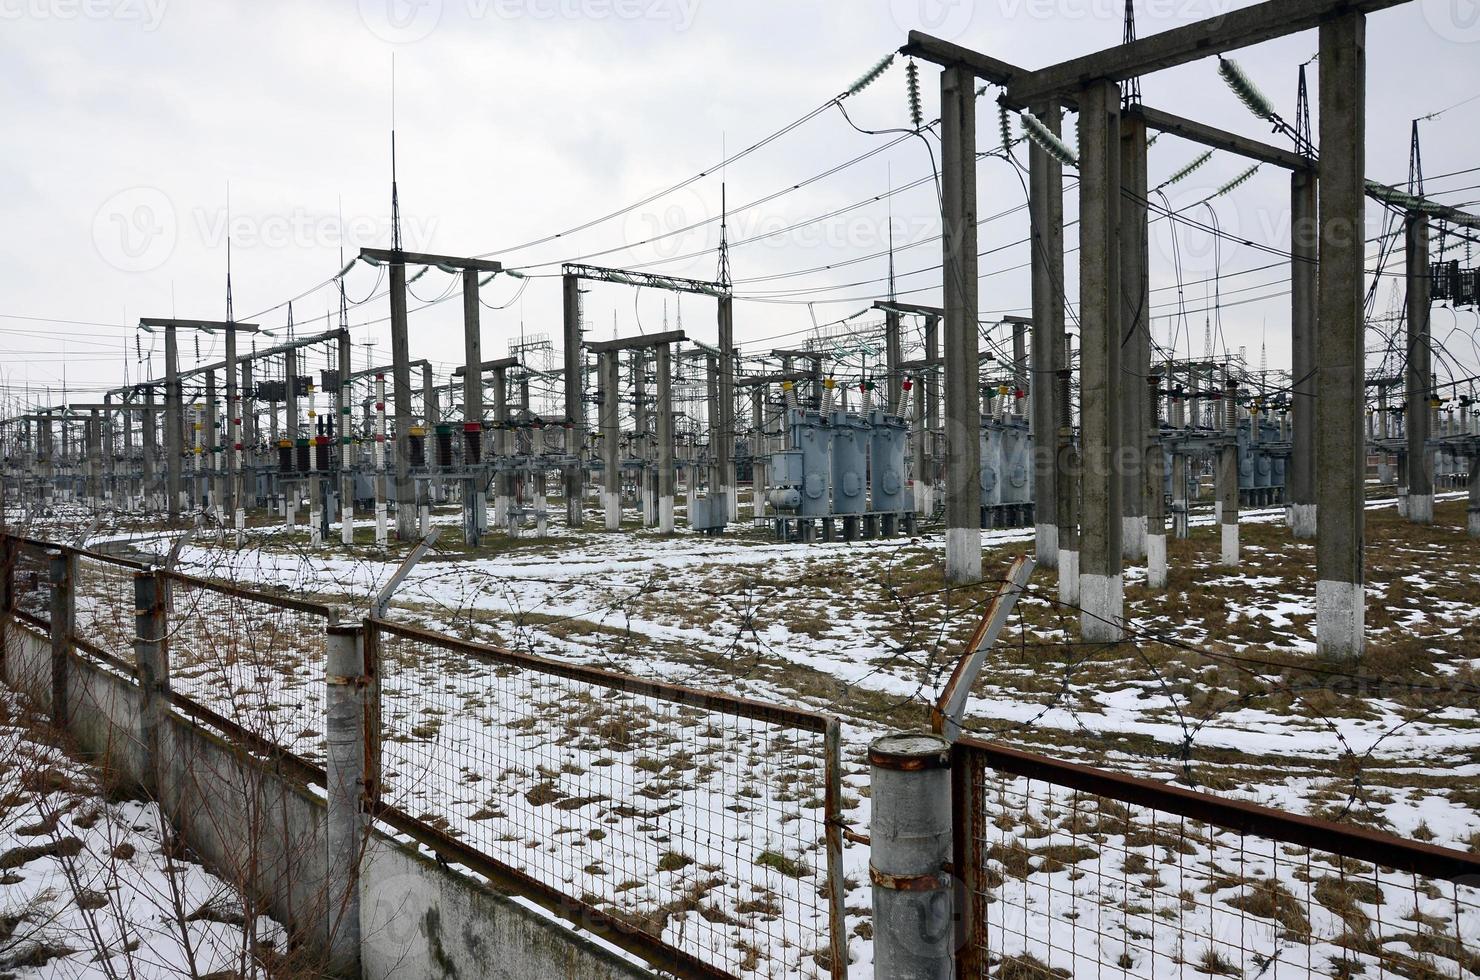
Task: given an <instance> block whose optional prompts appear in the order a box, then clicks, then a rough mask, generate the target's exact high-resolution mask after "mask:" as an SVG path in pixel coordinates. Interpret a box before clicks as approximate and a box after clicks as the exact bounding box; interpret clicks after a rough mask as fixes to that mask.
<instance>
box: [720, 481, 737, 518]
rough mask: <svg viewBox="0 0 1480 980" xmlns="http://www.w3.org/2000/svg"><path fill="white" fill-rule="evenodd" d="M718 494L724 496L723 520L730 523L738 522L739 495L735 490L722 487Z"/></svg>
mask: <svg viewBox="0 0 1480 980" xmlns="http://www.w3.org/2000/svg"><path fill="white" fill-rule="evenodd" d="M719 492H720V493H722V494H724V495H725V518H726V519H727V520H728V521H730V522H731V523H734V522H736V521H738V520H740V495H739V494H738V493H736V492H735V488H734V487H724V486H722V487H720V488H719Z"/></svg>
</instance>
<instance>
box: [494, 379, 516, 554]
mask: <svg viewBox="0 0 1480 980" xmlns="http://www.w3.org/2000/svg"><path fill="white" fill-rule="evenodd" d="M493 431H494V436H493V451H494V459H493V460H492V462H493V463H494V465H495V466H497V465H498V464H499V463H501V462H502V463H505V464H507V463H510V462H512V457H513V455H514V445H513V442H514V434H513V432H511V431H510V430H509V379H508V372H507V369H505V368H501V367H499V368H494V369H493ZM516 479H517V478H516V477H515V475H514V472H513V471H512V470H498V469H495V476H494V488H493V489H494V497H493V516H494V524H495V525H496V526H498V527H502V528H507V527H509V526H510V520H511V518H512V516H513V513H514V501H515V498H516V496H517V495H518V491H517V488H516V487H515V485H514V484H515V480H516Z"/></svg>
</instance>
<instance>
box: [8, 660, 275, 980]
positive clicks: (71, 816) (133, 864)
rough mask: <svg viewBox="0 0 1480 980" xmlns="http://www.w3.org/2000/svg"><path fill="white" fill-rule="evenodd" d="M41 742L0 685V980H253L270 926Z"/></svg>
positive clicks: (144, 805)
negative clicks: (179, 979) (6, 979)
mask: <svg viewBox="0 0 1480 980" xmlns="http://www.w3.org/2000/svg"><path fill="white" fill-rule="evenodd" d="M51 739H52V736H51V735H50V734H49V733H48V732H47V730H46V729H45V728H44V727H42V726H41V725H40V724H39V723H38V722H37V721H36V720H35V719H33V718H32V717H30V716H29V715H28V713H27V709H26V707H25V706H24V704H23V703H22V701H21V699H20V698H19V697H18V696H17V695H15V694H13V693H11V692H9V691H6V690H4V689H0V976H5V977H17V978H26V980H31V978H37V980H40V978H57V980H62V978H66V980H72V978H92V977H97V978H118V977H128V978H131V980H133V978H137V980H146V978H166V977H215V978H217V980H225V978H227V977H265V976H266V975H267V971H266V966H265V964H266V963H267V962H268V961H270V960H272V959H273V957H274V956H275V954H274V952H273V950H274V949H277V950H281V949H282V947H283V944H284V939H285V934H284V932H283V930H282V928H281V927H280V926H278V925H277V924H276V923H274V922H273V921H272V920H270V919H268V918H267V917H265V916H257V915H255V914H253V913H252V912H251V911H250V910H249V909H248V907H247V905H246V904H245V902H244V900H243V899H242V897H241V895H240V894H239V893H237V892H236V891H234V890H233V889H232V888H231V887H230V886H228V885H226V884H225V883H224V882H222V881H221V880H220V879H218V878H216V877H215V876H213V875H212V874H210V873H209V872H207V871H206V870H205V869H204V868H202V867H201V866H200V865H199V864H197V863H195V862H194V861H192V860H190V859H189V857H188V856H187V855H181V854H178V853H177V854H173V855H172V854H170V853H169V852H168V849H167V848H166V847H165V846H164V844H163V843H162V840H164V839H166V838H167V837H168V836H169V835H170V834H171V833H172V832H171V831H170V829H169V827H168V825H167V824H166V823H165V822H164V821H163V818H162V817H161V815H160V812H159V808H158V807H157V806H156V805H155V804H153V803H148V802H141V801H135V800H117V801H115V800H113V799H112V798H111V797H110V796H109V795H108V793H107V791H106V789H105V788H104V786H103V785H102V784H101V783H100V781H99V776H98V774H97V773H96V772H95V771H94V770H92V769H91V768H89V767H87V766H84V765H82V764H80V763H78V762H76V761H75V760H74V759H73V758H71V757H70V756H69V755H68V754H67V752H66V751H64V750H63V749H62V748H60V747H59V746H57V745H56V744H55V743H54V742H53V741H52V740H51ZM249 926H250V928H249Z"/></svg>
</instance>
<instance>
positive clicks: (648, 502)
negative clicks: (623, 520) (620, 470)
mask: <svg viewBox="0 0 1480 980" xmlns="http://www.w3.org/2000/svg"><path fill="white" fill-rule="evenodd" d="M654 507H655V505H654V503H653V488H652V487H643V488H642V526H643V527H657V526H658V512H657V511H656V510H655V509H654Z"/></svg>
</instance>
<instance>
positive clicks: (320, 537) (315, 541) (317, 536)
mask: <svg viewBox="0 0 1480 980" xmlns="http://www.w3.org/2000/svg"><path fill="white" fill-rule="evenodd" d="M321 520H322V515H321V514H320V513H319V512H318V511H317V510H313V511H310V512H309V515H308V546H309V547H310V548H322V547H323V546H324V529H323V526H322V525H321V524H320V521H321Z"/></svg>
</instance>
